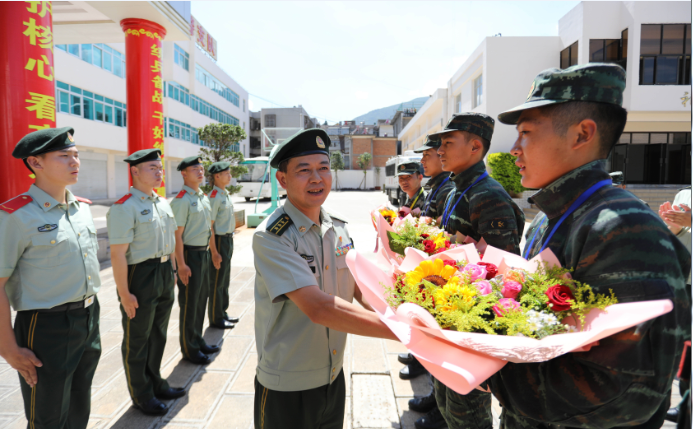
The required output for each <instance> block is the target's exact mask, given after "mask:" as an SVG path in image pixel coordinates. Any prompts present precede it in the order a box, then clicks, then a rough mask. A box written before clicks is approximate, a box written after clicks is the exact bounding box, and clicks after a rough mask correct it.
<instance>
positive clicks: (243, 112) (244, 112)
mask: <svg viewBox="0 0 693 429" xmlns="http://www.w3.org/2000/svg"><path fill="white" fill-rule="evenodd" d="M243 113H245V98H244V99H243Z"/></svg>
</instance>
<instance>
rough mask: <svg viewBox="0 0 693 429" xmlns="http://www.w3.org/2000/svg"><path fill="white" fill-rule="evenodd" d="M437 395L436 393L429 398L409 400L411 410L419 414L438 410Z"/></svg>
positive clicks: (421, 397) (422, 397) (432, 393)
mask: <svg viewBox="0 0 693 429" xmlns="http://www.w3.org/2000/svg"><path fill="white" fill-rule="evenodd" d="M436 406H437V404H436V395H435V393H434V392H431V393H429V394H428V396H420V397H418V398H414V399H410V400H409V409H410V410H412V411H416V412H418V413H427V412H429V411H431V410H432V409H434V408H436Z"/></svg>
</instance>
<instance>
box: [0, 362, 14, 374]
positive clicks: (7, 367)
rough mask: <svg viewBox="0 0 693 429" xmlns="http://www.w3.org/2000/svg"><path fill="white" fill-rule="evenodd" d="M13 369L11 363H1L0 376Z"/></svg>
mask: <svg viewBox="0 0 693 429" xmlns="http://www.w3.org/2000/svg"><path fill="white" fill-rule="evenodd" d="M11 368H12V367H11V366H10V364H9V363H0V374H2V373H3V372H5V371H9V370H10V369H11Z"/></svg>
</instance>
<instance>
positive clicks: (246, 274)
mask: <svg viewBox="0 0 693 429" xmlns="http://www.w3.org/2000/svg"><path fill="white" fill-rule="evenodd" d="M247 268H249V267H246V269H244V270H243V271H241V272H240V273H238V275H237V276H236V277H234V278H233V280H234V281H237V282H243V281H245V282H247V281H248V280H250V279H252V278H253V277H255V270H254V269H247Z"/></svg>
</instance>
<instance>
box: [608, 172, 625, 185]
mask: <svg viewBox="0 0 693 429" xmlns="http://www.w3.org/2000/svg"><path fill="white" fill-rule="evenodd" d="M609 176H611V182H612V183H613V184H614V185H623V183H624V182H625V178H624V177H623V172H622V171H613V172H611V173H609Z"/></svg>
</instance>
